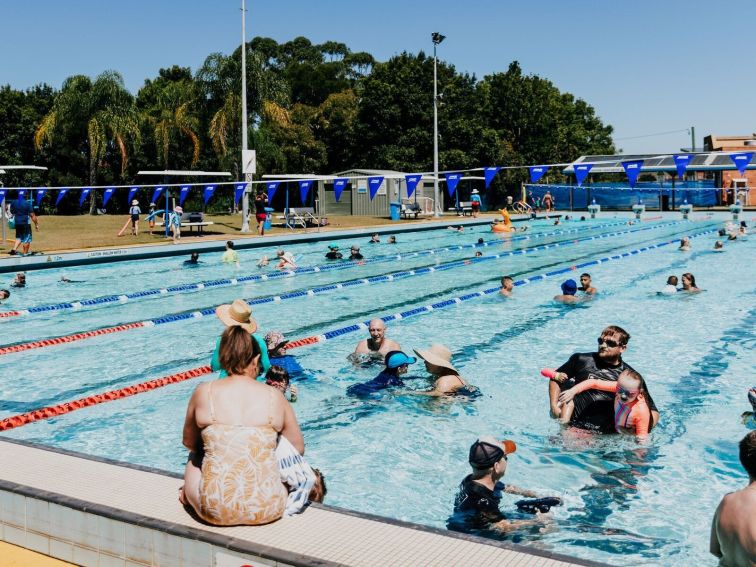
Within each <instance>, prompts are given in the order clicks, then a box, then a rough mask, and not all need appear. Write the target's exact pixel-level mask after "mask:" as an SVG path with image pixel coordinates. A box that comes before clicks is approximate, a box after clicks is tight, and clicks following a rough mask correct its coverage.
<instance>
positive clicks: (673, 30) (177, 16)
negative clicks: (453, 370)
mask: <svg viewBox="0 0 756 567" xmlns="http://www.w3.org/2000/svg"><path fill="white" fill-rule="evenodd" d="M239 7H240V0H215V1H209V0H183V1H181V2H179V1H176V0H151V1H149V2H148V1H145V0H130V1H128V2H114V1H112V0H109V1H108V0H67V1H59V0H55V1H53V0H38V1H37V2H28V0H3V2H2V3H1V4H0V14H1V16H0V22H2V26H1V27H0V30H2V36H1V37H0V84H10V85H11V86H13V87H15V88H27V87H30V86H32V85H34V84H37V83H41V82H47V83H49V84H51V85H53V86H55V87H58V88H59V87H60V85H61V83H62V82H63V80H64V79H65V78H66V77H67V76H69V75H72V74H77V73H82V74H87V75H91V76H94V75H96V74H98V73H100V72H102V71H104V70H106V69H115V70H117V71H119V72H120V73H121V74H122V75H123V76H124V78H125V80H126V85H127V86H128V87H129V89H130V90H132V91H133V92H136V90H137V89H138V88H139V87H140V86H141V85H142V83H143V82H144V79H146V78H150V77H154V76H155V75H156V74H157V71H158V69H160V68H161V67H166V66H170V65H173V64H178V65H182V66H189V67H191V68H192V70H196V69H197V67H199V66H200V65H201V64H202V62H203V60H204V58H205V57H206V56H207V55H208V54H209V53H212V52H214V51H220V52H223V53H229V52H231V51H232V50H233V49H234V48H235V46H236V45H238V44H239V42H240V39H241V30H240V17H239V13H240V12H239ZM248 10H249V12H248V16H247V38H248V39H250V38H251V37H253V36H254V35H262V36H268V37H272V38H273V39H275V40H276V41H278V42H284V41H287V40H289V39H292V38H294V37H296V36H299V35H303V36H306V37H308V38H310V39H311V40H312V41H313V42H314V43H321V42H323V41H326V40H335V41H340V42H343V43H346V44H347V45H348V46H349V48H350V49H352V50H353V51H368V52H370V53H372V54H373V55H374V56H375V57H376V58H377V59H378V60H386V59H388V58H389V57H391V56H392V55H394V54H397V53H400V52H402V51H405V50H406V51H410V52H417V51H420V50H425V51H426V52H430V51H432V44H431V42H430V34H431V32H433V31H439V32H441V33H443V34H444V35H446V36H447V39H446V40H445V41H444V43H443V44H441V46H440V48H439V57H440V58H442V59H444V60H445V61H447V62H450V63H452V64H453V65H454V66H455V67H456V68H457V69H458V70H460V71H466V72H470V73H474V74H475V75H477V76H478V77H482V76H484V75H486V74H489V73H493V72H497V71H504V70H506V68H507V66H508V65H509V63H510V61H512V60H514V59H516V60H518V61H520V63H521V65H522V67H523V69H524V70H525V72H526V73H533V74H537V75H540V76H542V77H545V78H548V79H549V80H551V81H552V82H554V83H555V84H556V85H557V87H559V88H560V89H562V90H564V91H569V92H572V93H573V94H575V95H576V96H578V97H580V98H583V99H585V100H586V101H588V102H589V103H590V104H591V105H593V106H594V108H596V111H597V113H598V114H599V116H601V118H602V119H603V120H604V121H605V122H608V123H609V124H612V125H613V126H614V127H615V139H616V140H617V146H618V147H620V148H622V149H623V150H624V151H625V153H633V152H666V151H676V150H678V149H679V148H680V147H681V146H689V145H690V135H689V134H687V133H686V132H685V131H682V132H676V133H673V134H666V135H662V136H649V137H642V138H635V137H636V136H646V135H648V134H657V133H660V132H669V131H675V130H684V129H686V128H688V127H689V126H691V125H692V126H695V128H696V138H697V145H699V146H700V144H701V141H702V138H703V136H705V135H706V134H709V133H715V134H720V135H725V134H733V135H734V134H750V133H752V132H754V131H756V121H755V120H754V105H753V104H752V101H753V100H754V98H756V95H754V93H756V72H754V68H753V49H754V43H753V29H754V28H753V25H754V21H756V1H754V0H728V2H705V1H703V0H687V1H685V0H656V1H648V0H635V1H633V2H627V1H625V2H619V1H613V0H604V1H598V0H527V1H523V0H519V1H513V0H499V1H496V0H472V1H467V2H459V1H449V0H436V1H435V2H433V1H429V0H415V1H413V2H408V1H406V0H403V1H397V0H383V1H381V2H355V1H354V0H350V1H347V0H321V1H320V2H313V1H312V0H308V1H303V0H277V1H275V2H272V1H268V2H261V1H259V0H251V1H249V2H248Z"/></svg>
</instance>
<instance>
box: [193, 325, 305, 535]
mask: <svg viewBox="0 0 756 567" xmlns="http://www.w3.org/2000/svg"><path fill="white" fill-rule="evenodd" d="M219 358H220V364H221V366H222V367H223V369H224V370H226V372H227V373H228V377H227V378H226V379H225V380H220V381H216V380H211V381H210V382H205V383H204V384H200V385H199V386H197V388H196V389H195V391H194V393H193V394H192V397H191V399H190V400H189V406H188V408H187V412H186V420H185V423H184V434H183V444H184V446H185V447H187V448H188V449H189V450H190V454H189V461H188V462H187V464H186V470H185V473H184V487H183V491H182V494H181V495H180V498H179V499H180V500H181V501H182V503H184V504H188V505H190V506H191V507H192V508H193V509H194V511H195V512H196V513H197V515H198V516H199V517H200V518H202V519H203V520H204V521H206V522H208V523H210V524H214V525H218V526H234V525H259V524H267V523H270V522H274V521H276V520H278V519H280V518H281V517H282V516H283V515H284V511H285V508H286V500H287V496H288V491H287V490H286V488H285V487H284V485H283V483H282V482H281V478H280V473H279V468H278V462H277V460H276V444H277V441H278V436H279V434H280V435H282V436H283V437H285V438H286V439H287V440H288V441H289V442H290V443H291V445H292V446H293V447H294V448H295V449H296V450H297V452H298V453H299V454H300V455H301V454H304V439H303V437H302V432H301V430H300V428H299V424H298V423H297V418H296V415H295V414H294V410H293V409H292V408H291V405H290V404H289V403H288V402H287V401H286V400H285V399H284V397H283V395H282V394H281V392H279V391H278V390H276V389H275V388H272V387H270V386H266V385H265V384H262V383H260V382H257V376H258V373H259V367H260V349H259V346H258V345H257V343H256V342H255V341H253V340H252V338H251V337H250V335H249V333H248V332H247V331H246V329H243V328H241V327H239V326H238V325H234V326H231V327H229V328H227V329H226V330H225V331H224V332H223V336H222V337H221V343H220V357H219ZM229 493H232V494H234V495H235V496H234V498H232V499H231V500H230V501H229V499H228V498H227V497H226V495H227V494H229Z"/></svg>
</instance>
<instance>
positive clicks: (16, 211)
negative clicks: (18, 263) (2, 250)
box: [10, 196, 39, 256]
mask: <svg viewBox="0 0 756 567" xmlns="http://www.w3.org/2000/svg"><path fill="white" fill-rule="evenodd" d="M10 208H11V213H13V215H14V216H15V220H14V222H15V224H16V242H15V243H14V244H13V249H12V250H11V251H10V255H11V256H15V255H16V254H18V247H19V246H22V254H23V255H24V256H26V255H27V254H28V253H29V249H30V248H31V242H32V230H31V223H30V222H29V221H31V222H33V223H34V226H35V227H36V229H37V232H39V220H38V219H37V215H36V214H34V208H33V207H32V204H31V202H29V201H27V200H26V199H24V198H23V197H22V196H19V197H18V198H17V199H16V200H15V201H13V202H11V206H10Z"/></svg>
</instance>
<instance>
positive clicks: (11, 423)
mask: <svg viewBox="0 0 756 567" xmlns="http://www.w3.org/2000/svg"><path fill="white" fill-rule="evenodd" d="M716 230H717V229H716V228H713V229H709V230H705V231H701V232H697V233H694V234H691V235H690V238H696V237H698V236H703V235H704V234H710V233H712V232H715V231H716ZM678 240H679V239H674V240H666V241H664V242H659V243H657V244H652V245H651V246H644V247H642V248H638V249H635V250H630V251H628V252H623V253H622V254H615V255H613V256H607V257H605V258H600V259H598V260H591V261H589V262H583V263H582V264H578V265H576V266H570V267H568V268H561V269H559V270H553V271H551V272H546V273H544V274H538V275H535V276H532V277H530V278H525V279H522V280H517V281H516V282H515V285H516V286H521V285H526V284H528V283H533V282H536V281H542V280H544V279H548V278H549V277H551V276H555V275H559V274H563V273H567V272H571V271H574V270H577V269H580V268H583V267H588V266H596V265H599V264H604V263H606V262H611V261H613V260H621V259H623V258H628V257H630V256H635V255H637V254H640V253H642V252H648V251H650V250H656V249H658V248H662V247H664V246H669V245H670V244H674V243H675V242H677V241H678ZM499 289H500V287H498V286H497V287H492V288H489V289H486V290H483V291H477V292H473V293H468V294H465V295H461V296H459V297H454V298H451V299H446V300H444V301H439V302H437V303H433V304H431V305H426V306H424V307H417V308H415V309H410V310H408V311H404V312H402V313H397V314H394V315H388V316H385V317H382V318H381V319H383V320H384V321H398V320H400V319H406V318H408V317H412V316H414V315H420V314H422V313H428V312H430V311H435V310H437V309H443V308H445V307H449V306H452V305H458V304H460V303H462V302H464V301H468V300H470V299H476V298H479V297H483V296H485V295H490V294H492V293H496V292H498V290H499ZM368 323H369V321H366V322H363V323H358V324H355V325H349V326H347V327H342V328H340V329H335V330H332V331H327V332H326V333H324V334H322V335H313V336H311V337H305V338H302V339H298V340H295V341H291V342H289V343H288V345H287V348H289V349H292V348H298V347H303V346H308V345H313V344H316V343H322V342H325V341H328V340H330V339H333V338H336V337H339V336H341V335H345V334H347V333H351V332H354V331H359V330H364V329H367V328H368ZM211 372H212V369H211V368H210V367H209V366H200V367H199V368H193V369H190V370H184V371H183V372H179V373H177V374H171V375H169V376H164V377H162V378H156V379H155V380H150V381H148V382H142V383H140V384H134V385H132V386H126V387H124V388H120V389H118V390H111V391H109V392H105V393H104V394H93V395H91V396H86V397H84V398H80V399H78V400H74V401H71V402H64V403H62V404H58V405H54V406H48V407H45V408H40V409H38V410H33V411H30V412H26V413H22V414H17V415H13V416H10V417H7V418H5V419H3V420H0V431H7V430H9V429H14V428H16V427H20V426H22V425H26V424H27V423H32V422H35V421H39V420H42V419H49V418H51V417H57V416H60V415H63V414H66V413H70V412H72V411H75V410H78V409H81V408H84V407H89V406H93V405H96V404H101V403H104V402H110V401H113V400H118V399H121V398H126V397H129V396H133V395H136V394H139V393H142V392H147V391H150V390H154V389H156V388H160V387H162V386H167V385H168V384H176V383H178V382H183V381H185V380H190V379H192V378H199V377H200V376H204V375H206V374H210V373H211Z"/></svg>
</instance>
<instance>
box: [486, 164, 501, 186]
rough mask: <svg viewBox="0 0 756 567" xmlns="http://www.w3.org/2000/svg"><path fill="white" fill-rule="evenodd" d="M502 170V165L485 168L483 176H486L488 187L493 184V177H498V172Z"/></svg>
mask: <svg viewBox="0 0 756 567" xmlns="http://www.w3.org/2000/svg"><path fill="white" fill-rule="evenodd" d="M500 170H501V168H500V167H495V166H494V167H487V168H485V169H484V170H483V177H485V178H486V189H488V186H489V185H491V181H493V178H494V177H496V174H497V173H499V171H500Z"/></svg>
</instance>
